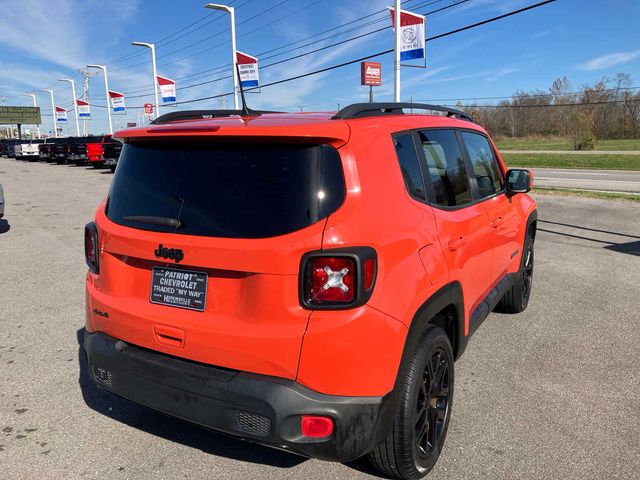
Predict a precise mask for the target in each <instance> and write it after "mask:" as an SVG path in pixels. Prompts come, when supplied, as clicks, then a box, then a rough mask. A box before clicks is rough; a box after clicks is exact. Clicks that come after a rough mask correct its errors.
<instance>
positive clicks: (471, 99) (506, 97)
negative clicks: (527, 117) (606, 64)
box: [414, 86, 640, 103]
mask: <svg viewBox="0 0 640 480" xmlns="http://www.w3.org/2000/svg"><path fill="white" fill-rule="evenodd" d="M638 89H640V86H637V87H621V88H607V89H604V90H593V93H609V92H619V91H631V90H638ZM584 93H585V91H584V90H579V91H575V92H565V93H559V94H556V93H523V94H522V95H523V98H546V97H563V96H568V95H581V94H584ZM514 98H518V94H517V93H514V94H512V95H502V96H497V97H469V98H431V99H427V100H418V99H416V100H414V101H415V102H425V103H428V102H475V101H477V100H512V99H514Z"/></svg>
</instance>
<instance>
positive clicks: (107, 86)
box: [87, 65, 113, 134]
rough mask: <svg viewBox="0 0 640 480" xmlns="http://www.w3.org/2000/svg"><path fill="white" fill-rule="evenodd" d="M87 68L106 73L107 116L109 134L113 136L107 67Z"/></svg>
mask: <svg viewBox="0 0 640 480" xmlns="http://www.w3.org/2000/svg"><path fill="white" fill-rule="evenodd" d="M87 68H99V69H100V70H102V71H103V72H104V90H105V93H106V94H107V116H108V117H109V133H110V134H113V124H112V123H111V105H109V80H108V79H107V67H105V66H104V65H87Z"/></svg>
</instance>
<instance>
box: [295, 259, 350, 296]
mask: <svg viewBox="0 0 640 480" xmlns="http://www.w3.org/2000/svg"><path fill="white" fill-rule="evenodd" d="M310 262H311V265H310V278H309V279H308V281H307V288H306V290H307V291H306V297H307V301H308V302H309V303H315V304H323V303H334V302H336V303H349V302H352V301H353V300H354V295H355V288H354V286H355V285H354V280H355V262H354V260H353V259H352V258H346V257H317V258H313V259H311V260H310Z"/></svg>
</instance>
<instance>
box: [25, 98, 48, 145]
mask: <svg viewBox="0 0 640 480" xmlns="http://www.w3.org/2000/svg"><path fill="white" fill-rule="evenodd" d="M22 96H23V97H31V99H32V100H33V106H34V107H37V106H38V104H37V103H36V94H35V93H23V94H22ZM54 114H55V112H54ZM36 132H38V138H40V125H36Z"/></svg>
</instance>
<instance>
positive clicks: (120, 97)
mask: <svg viewBox="0 0 640 480" xmlns="http://www.w3.org/2000/svg"><path fill="white" fill-rule="evenodd" d="M109 99H110V100H111V108H113V111H114V112H124V111H125V110H126V109H125V106H124V93H120V92H114V91H113V90H109Z"/></svg>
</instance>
